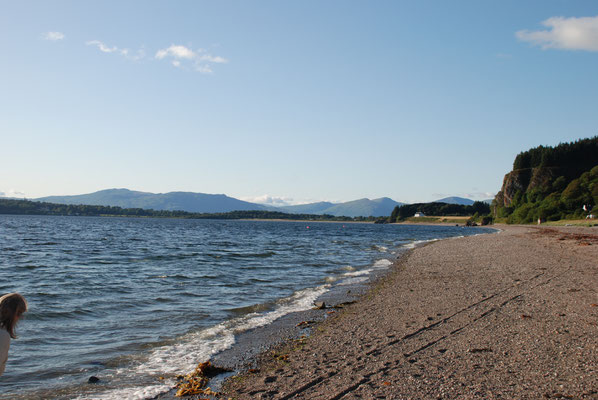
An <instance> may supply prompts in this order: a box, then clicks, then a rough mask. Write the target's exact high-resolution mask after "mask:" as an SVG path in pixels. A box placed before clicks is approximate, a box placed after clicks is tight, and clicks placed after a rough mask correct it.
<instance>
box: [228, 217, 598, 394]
mask: <svg viewBox="0 0 598 400" xmlns="http://www.w3.org/2000/svg"><path fill="white" fill-rule="evenodd" d="M259 365H260V367H259V369H257V370H252V371H247V372H245V373H243V374H241V375H239V376H236V377H233V378H230V379H229V380H228V381H227V383H226V384H225V386H224V388H223V390H224V396H225V398H228V397H230V398H234V399H341V398H342V399H496V398H500V399H542V398H554V399H558V398H561V399H590V398H591V399H598V228H596V227H594V228H561V227H559V228H536V227H504V230H503V231H502V232H500V233H498V234H489V235H480V236H475V237H467V238H455V239H447V240H443V241H439V242H435V243H432V244H430V245H427V246H424V247H421V248H417V249H414V250H413V251H411V252H409V253H408V254H406V255H405V256H404V257H402V258H401V260H400V261H398V262H397V264H396V266H395V268H394V270H393V271H392V272H391V273H390V274H389V275H387V276H386V277H385V278H383V279H382V280H380V281H379V282H378V283H377V284H375V285H374V286H373V287H372V289H371V290H370V291H369V293H368V294H367V295H365V296H363V298H362V299H360V301H359V302H357V303H355V304H352V305H349V306H347V307H345V308H343V309H342V310H337V311H335V312H334V313H333V314H331V315H330V317H329V318H328V319H327V320H326V321H324V322H322V323H320V324H319V325H317V326H316V328H315V329H314V331H313V334H312V335H311V336H310V337H308V338H307V339H305V340H300V341H292V342H289V343H287V344H285V345H283V346H281V347H280V348H278V349H276V350H275V351H269V352H266V353H264V354H262V355H261V356H260V357H259Z"/></svg>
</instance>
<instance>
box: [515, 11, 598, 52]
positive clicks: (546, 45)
mask: <svg viewBox="0 0 598 400" xmlns="http://www.w3.org/2000/svg"><path fill="white" fill-rule="evenodd" d="M542 25H544V26H546V27H547V28H549V29H548V30H539V31H528V30H521V31H518V32H517V33H516V36H517V38H519V39H520V40H522V41H524V42H530V43H532V44H535V45H538V46H541V47H542V48H543V49H562V50H586V51H598V16H596V17H580V18H575V17H572V18H564V17H552V18H548V19H547V20H546V21H543V22H542Z"/></svg>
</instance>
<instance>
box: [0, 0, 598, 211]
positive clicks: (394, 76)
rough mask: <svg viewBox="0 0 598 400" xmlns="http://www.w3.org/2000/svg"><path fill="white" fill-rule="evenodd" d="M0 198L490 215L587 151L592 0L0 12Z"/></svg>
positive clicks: (28, 6)
mask: <svg viewBox="0 0 598 400" xmlns="http://www.w3.org/2000/svg"><path fill="white" fill-rule="evenodd" d="M1 5H2V6H1V9H0V53H1V54H2V63H0V93H2V95H1V96H0V139H1V143H2V156H1V157H0V192H1V193H2V194H3V195H5V196H19V197H23V196H26V197H28V198H35V197H40V196H45V195H64V194H81V193H89V192H93V191H96V190H101V189H107V188H114V187H126V188H129V189H133V190H141V191H149V192H156V193H158V192H160V193H163V192H169V191H175V190H179V191H193V192H202V193H225V194H227V195H229V196H233V197H237V198H242V199H246V200H253V201H269V202H274V203H276V202H280V201H286V202H288V203H301V202H308V201H319V200H329V201H347V200H353V199H357V198H362V197H369V198H377V197H382V196H388V197H391V198H393V199H395V200H397V201H404V202H416V201H431V200H434V199H437V198H439V197H444V196H449V195H457V196H464V197H470V198H474V199H484V198H489V197H491V196H492V195H493V194H495V193H496V192H497V191H498V190H499V189H500V186H501V183H502V178H503V176H504V174H505V173H507V172H508V171H509V170H510V169H511V166H512V162H513V159H514V157H515V156H516V155H517V153H519V152H520V151H523V150H526V149H528V148H530V147H535V146H538V145H540V144H543V145H556V144H558V143H559V142H566V141H571V140H576V139H578V138H583V137H591V136H595V135H596V134H598V112H597V110H598V73H597V72H596V71H598V4H597V3H596V2H595V1H573V0H572V1H561V0H559V1H549V0H541V1H524V2H522V1H500V2H490V1H454V2H447V1H410V2H407V1H398V0H397V1H375V2H370V1H359V2H358V1H177V2H167V1H161V2H156V1H127V2H123V1H101V2H100V1H93V2H92V1H3V2H2V3H1Z"/></svg>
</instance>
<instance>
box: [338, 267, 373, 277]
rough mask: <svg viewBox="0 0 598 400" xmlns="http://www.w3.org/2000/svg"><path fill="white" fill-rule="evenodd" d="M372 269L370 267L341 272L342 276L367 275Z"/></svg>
mask: <svg viewBox="0 0 598 400" xmlns="http://www.w3.org/2000/svg"><path fill="white" fill-rule="evenodd" d="M372 271H373V270H371V269H362V270H361V271H355V272H346V273H344V274H343V276H363V275H369V274H370V272H372Z"/></svg>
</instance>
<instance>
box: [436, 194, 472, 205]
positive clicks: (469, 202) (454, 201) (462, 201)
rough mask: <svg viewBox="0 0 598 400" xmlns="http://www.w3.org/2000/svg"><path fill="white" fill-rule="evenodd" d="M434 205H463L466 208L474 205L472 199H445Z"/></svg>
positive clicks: (453, 197)
mask: <svg viewBox="0 0 598 400" xmlns="http://www.w3.org/2000/svg"><path fill="white" fill-rule="evenodd" d="M433 203H447V204H461V205H464V206H470V205H472V204H473V203H474V201H473V200H471V199H466V198H464V197H456V196H452V197H445V198H443V199H439V200H435V201H433Z"/></svg>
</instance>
